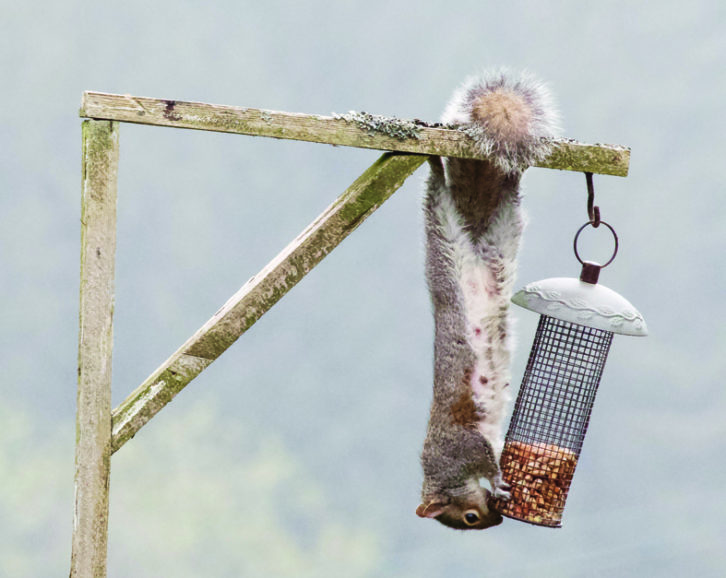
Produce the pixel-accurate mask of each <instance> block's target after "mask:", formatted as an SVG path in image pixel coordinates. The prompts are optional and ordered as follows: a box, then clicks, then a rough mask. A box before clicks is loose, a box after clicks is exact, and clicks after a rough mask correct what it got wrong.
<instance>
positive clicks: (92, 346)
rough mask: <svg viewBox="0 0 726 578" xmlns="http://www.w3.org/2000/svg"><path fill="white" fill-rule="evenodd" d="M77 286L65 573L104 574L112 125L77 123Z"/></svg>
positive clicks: (79, 577)
mask: <svg viewBox="0 0 726 578" xmlns="http://www.w3.org/2000/svg"><path fill="white" fill-rule="evenodd" d="M82 162H83V179H82V181H83V183H82V200H81V286H80V316H79V317H80V323H79V324H80V332H79V339H78V409H77V417H76V474H75V511H74V516H73V539H72V541H73V545H72V552H71V573H70V575H71V578H97V577H99V576H101V577H102V576H106V551H107V533H108V489H109V474H110V461H111V353H112V349H113V304H114V268H115V267H114V258H115V252H116V181H117V178H116V177H117V171H118V123H117V122H110V121H105V120H87V121H85V122H84V123H83V161H82Z"/></svg>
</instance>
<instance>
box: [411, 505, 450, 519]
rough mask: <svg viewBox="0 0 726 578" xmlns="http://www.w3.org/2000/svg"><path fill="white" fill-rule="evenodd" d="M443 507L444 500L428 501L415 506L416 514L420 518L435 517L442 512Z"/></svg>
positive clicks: (444, 506)
mask: <svg viewBox="0 0 726 578" xmlns="http://www.w3.org/2000/svg"><path fill="white" fill-rule="evenodd" d="M444 508H446V503H444V502H429V503H428V504H426V505H425V506H424V505H423V504H419V506H418V508H416V515H417V516H418V517H420V518H435V517H436V516H440V515H441V514H443V513H444Z"/></svg>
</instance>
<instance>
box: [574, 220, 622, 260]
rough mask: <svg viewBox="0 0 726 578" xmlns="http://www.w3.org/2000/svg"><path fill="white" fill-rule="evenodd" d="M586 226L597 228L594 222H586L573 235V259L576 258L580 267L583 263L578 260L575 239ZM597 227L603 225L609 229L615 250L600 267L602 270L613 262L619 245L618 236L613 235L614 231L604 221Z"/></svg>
mask: <svg viewBox="0 0 726 578" xmlns="http://www.w3.org/2000/svg"><path fill="white" fill-rule="evenodd" d="M588 225H592V227H593V228H594V227H597V226H598V225H596V224H595V221H588V222H587V223H585V224H584V225H583V226H582V227H580V228H579V229H578V230H577V233H576V234H575V240H574V242H573V243H572V245H573V248H574V249H575V257H577V260H578V261H579V262H580V264H581V265H584V264H585V262H584V261H583V260H582V259H581V258H580V253H578V251H577V239H578V238H579V237H580V233H582V230H583V229H584V228H585V227H587V226H588ZM599 225H605V226H606V227H607V228H608V229H610V232H611V233H612V234H613V238H614V239H615V250H614V251H613V255H612V257H610V260H609V261H608V262H607V263H605V264H604V265H600V268H602V267H607V266H608V265H610V263H612V262H613V259H615V255H617V254H618V246H619V244H618V235H617V234H616V233H615V229H613V228H612V227H611V226H610V225H609V224H608V223H606V222H605V221H600V223H599Z"/></svg>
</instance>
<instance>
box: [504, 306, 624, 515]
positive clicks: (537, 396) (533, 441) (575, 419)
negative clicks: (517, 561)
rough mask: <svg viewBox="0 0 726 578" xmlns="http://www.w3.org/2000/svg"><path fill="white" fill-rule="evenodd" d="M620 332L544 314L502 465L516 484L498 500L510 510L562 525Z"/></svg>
mask: <svg viewBox="0 0 726 578" xmlns="http://www.w3.org/2000/svg"><path fill="white" fill-rule="evenodd" d="M612 338H613V334H612V333H611V332H609V331H603V330H601V329H595V328H592V327H585V326H584V325H577V324H575V323H570V322H568V321H562V320H560V319H555V318H553V317H549V316H547V315H542V316H541V317H540V321H539V325H538V327H537V333H536V334H535V338H534V343H533V345H532V350H531V352H530V356H529V361H528V362H527V369H526V370H525V373H524V377H523V379H522V385H521V387H520V389H519V394H518V396H517V401H516V402H515V405H514V412H513V414H512V420H511V422H510V424H509V431H508V432H507V437H506V441H505V444H504V449H503V451H502V458H501V467H502V475H503V477H504V481H506V482H507V483H508V484H510V485H511V486H512V497H511V499H510V500H508V501H497V502H495V504H494V506H495V507H496V508H497V509H498V510H499V511H500V512H501V513H502V514H503V515H505V516H508V517H511V518H516V519H518V520H522V521H525V522H529V523H532V524H538V525H543V526H550V527H560V526H561V525H562V522H561V521H562V513H563V511H564V508H565V501H566V499H567V493H568V491H569V488H570V484H571V482H572V476H573V474H574V472H575V466H576V465H577V460H578V458H579V456H580V450H581V449H582V442H583V440H584V438H585V433H586V432H587V426H588V424H589V422H590V414H591V412H592V405H593V402H594V401H595V394H596V393H597V387H598V385H599V384H600V377H601V375H602V370H603V367H604V366H605V360H606V359H607V355H608V351H609V350H610V344H611V343H612Z"/></svg>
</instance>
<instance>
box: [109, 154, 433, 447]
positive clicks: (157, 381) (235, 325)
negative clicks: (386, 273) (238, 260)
mask: <svg viewBox="0 0 726 578" xmlns="http://www.w3.org/2000/svg"><path fill="white" fill-rule="evenodd" d="M426 158H427V157H426V156H423V155H408V154H394V153H386V154H384V155H383V156H381V157H380V158H379V159H378V160H377V161H376V162H375V163H374V164H373V165H372V166H371V167H370V168H369V169H368V170H366V171H365V172H364V173H363V174H362V175H361V176H360V177H359V178H358V179H357V180H356V181H355V182H354V183H353V184H352V185H351V186H350V187H349V188H348V189H347V190H346V191H345V192H344V193H343V194H342V195H341V196H340V197H339V198H338V199H337V200H336V201H335V202H334V203H333V204H331V205H330V206H329V207H328V208H327V209H326V210H325V211H324V212H323V213H322V214H321V215H320V216H319V217H318V218H317V219H315V221H313V222H312V223H311V224H310V225H309V226H308V227H307V228H306V229H305V230H304V231H303V232H302V233H301V234H300V235H298V236H297V238H295V239H294V240H293V241H292V242H291V243H290V244H289V245H288V246H287V247H286V248H285V249H283V250H282V251H281V252H280V254H278V255H277V257H275V258H274V259H273V260H272V261H270V262H269V263H268V264H267V265H266V266H265V267H264V268H263V269H262V270H261V271H260V272H259V273H258V274H257V275H255V276H254V277H252V278H251V279H250V280H249V281H247V283H246V284H245V285H244V286H243V287H242V288H241V289H240V290H239V291H238V292H237V293H236V294H235V295H233V296H232V298H231V299H229V301H227V303H226V304H225V305H224V306H223V307H222V308H221V309H220V310H219V311H217V313H215V315H214V316H213V317H212V318H211V319H210V320H209V321H207V322H206V323H205V324H204V325H203V326H202V327H201V328H200V329H199V330H198V331H197V332H196V333H195V334H194V335H193V336H192V337H191V338H189V339H188V340H187V342H186V343H184V345H182V346H181V347H180V348H179V349H178V350H177V351H176V352H175V353H174V354H173V355H172V356H171V357H170V358H169V359H167V360H166V361H165V362H164V363H163V364H162V365H161V366H160V367H159V368H158V369H157V370H156V371H154V372H153V373H152V374H151V375H150V376H149V377H148V378H147V379H146V380H145V381H144V382H143V383H142V384H141V385H140V386H139V387H138V388H136V390H135V391H134V392H133V393H131V395H129V396H128V397H127V398H126V400H125V401H124V402H123V403H121V405H119V407H118V408H116V409H115V410H114V411H113V441H112V448H113V451H116V450H118V449H119V448H120V447H121V446H122V445H123V444H124V443H126V442H127V441H128V440H129V439H131V438H132V437H133V436H134V435H135V434H136V432H138V431H139V429H141V427H143V426H144V424H146V423H147V422H148V421H149V420H150V419H151V418H152V417H154V415H156V414H157V413H158V412H159V411H160V410H161V409H162V408H163V407H164V406H165V405H166V404H167V403H169V402H170V401H171V400H172V399H173V398H174V396H175V395H176V394H177V393H179V391H181V390H182V389H183V388H184V387H185V386H186V385H187V384H188V383H189V382H190V381H191V380H192V379H194V378H195V377H196V376H197V375H198V374H199V373H200V372H202V371H203V370H204V369H205V368H206V367H207V366H208V365H209V364H210V363H212V362H213V361H214V360H215V359H217V358H218V357H219V356H220V355H221V354H222V353H223V352H224V351H225V350H226V349H227V348H228V347H229V346H230V345H232V343H234V342H235V341H236V340H237V339H238V338H239V337H240V336H241V335H242V334H243V333H244V332H245V331H247V329H249V328H250V327H251V326H252V325H253V324H254V323H255V322H256V321H257V320H258V319H259V318H260V317H261V316H262V315H263V314H264V313H265V312H266V311H267V310H269V309H270V308H271V307H272V306H273V305H274V304H275V303H277V301H278V300H279V299H280V298H282V296H283V295H285V294H286V293H287V292H288V291H289V290H290V289H291V288H292V287H293V286H294V285H295V284H296V283H297V282H298V281H300V279H302V278H303V277H304V276H305V275H306V274H307V273H308V272H309V271H310V270H311V269H312V268H313V267H315V265H317V264H318V263H319V262H320V261H321V260H322V259H323V258H325V256H326V255H328V254H329V253H330V252H331V251H332V250H333V249H334V248H335V247H336V246H337V245H338V244H339V243H340V242H341V241H342V240H343V239H345V237H347V236H348V235H349V234H350V233H351V232H352V231H353V230H355V229H356V227H358V225H360V223H362V222H363V221H364V220H365V219H366V218H367V217H368V216H369V215H371V214H372V213H373V212H374V211H375V210H376V209H377V208H378V207H379V206H380V205H381V204H382V203H383V202H384V201H385V200H386V199H388V197H390V196H391V195H392V194H393V193H394V191H396V189H398V188H399V187H400V186H401V185H402V184H403V182H404V181H405V180H406V178H407V177H408V176H409V175H411V174H412V173H413V172H414V171H415V170H416V169H417V168H418V167H419V166H420V165H421V164H422V163H423V162H424V161H425V160H426Z"/></svg>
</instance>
